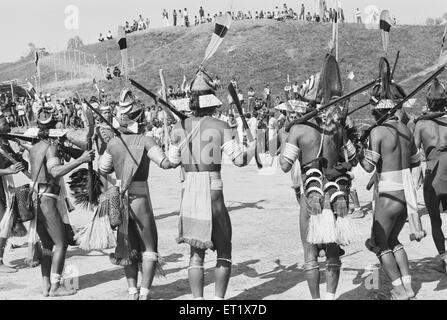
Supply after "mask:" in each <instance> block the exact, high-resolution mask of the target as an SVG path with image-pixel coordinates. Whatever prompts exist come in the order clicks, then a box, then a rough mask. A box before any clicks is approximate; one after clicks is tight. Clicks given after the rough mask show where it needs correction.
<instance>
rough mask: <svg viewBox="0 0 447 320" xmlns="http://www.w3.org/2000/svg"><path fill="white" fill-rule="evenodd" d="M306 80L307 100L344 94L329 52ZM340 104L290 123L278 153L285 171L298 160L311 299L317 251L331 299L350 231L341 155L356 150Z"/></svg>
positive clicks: (347, 166)
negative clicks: (318, 71) (323, 259)
mask: <svg viewBox="0 0 447 320" xmlns="http://www.w3.org/2000/svg"><path fill="white" fill-rule="evenodd" d="M312 79H313V80H312ZM309 83H310V84H312V83H313V84H312V85H310V86H308V88H307V89H306V88H303V89H304V90H305V91H307V93H306V95H304V94H301V96H303V97H305V98H307V100H308V101H310V104H311V105H315V103H320V102H321V103H322V104H323V105H324V104H327V103H329V102H331V101H332V100H333V99H335V98H337V97H341V96H342V86H341V79H340V72H339V69H338V64H337V62H336V60H335V57H334V56H333V55H331V54H328V55H327V56H326V59H325V64H324V67H323V70H322V72H321V75H317V76H316V77H312V78H311V79H310V81H309ZM344 109H345V106H344V105H335V106H332V107H330V108H328V109H326V111H324V112H322V113H320V115H318V116H317V117H316V118H315V119H312V120H310V121H308V122H306V123H302V124H295V125H293V126H292V127H291V130H290V133H289V135H288V137H287V138H286V139H284V140H285V141H284V143H283V144H282V147H281V148H282V150H281V156H280V158H279V160H280V164H281V168H282V170H283V171H284V172H289V171H290V170H291V169H292V166H294V165H296V161H297V160H298V159H299V163H300V164H301V172H302V177H301V181H302V182H303V186H302V188H301V196H300V197H299V200H300V234H301V240H302V243H303V247H304V259H305V264H304V271H305V274H306V278H307V283H308V286H309V290H310V293H311V296H312V298H313V299H320V288H319V284H320V271H319V265H318V256H319V254H320V255H322V254H321V253H324V255H325V256H326V258H327V260H326V281H327V284H326V285H327V286H326V296H325V298H326V299H328V300H333V299H335V294H336V290H337V286H338V280H339V276H340V268H341V261H340V254H341V253H342V251H341V249H340V246H339V245H347V244H349V243H350V241H352V236H353V230H352V228H350V226H349V222H348V220H347V214H348V204H349V202H348V195H349V182H350V179H349V173H348V171H349V170H350V169H351V164H350V163H349V162H346V160H345V155H346V156H347V158H348V160H349V161H350V160H354V159H355V156H356V150H355V147H354V145H353V144H352V142H350V141H348V140H347V139H346V132H345V124H344V121H345V119H343V115H344V114H345V112H343V111H344ZM345 150H346V152H344V151H345ZM335 215H337V219H335ZM320 249H323V250H322V252H321V253H320Z"/></svg>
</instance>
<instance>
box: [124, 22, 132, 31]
mask: <svg viewBox="0 0 447 320" xmlns="http://www.w3.org/2000/svg"><path fill="white" fill-rule="evenodd" d="M131 32H132V30H131V29H130V25H129V21H126V24H125V26H124V33H131Z"/></svg>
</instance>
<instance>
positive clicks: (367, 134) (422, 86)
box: [360, 65, 446, 142]
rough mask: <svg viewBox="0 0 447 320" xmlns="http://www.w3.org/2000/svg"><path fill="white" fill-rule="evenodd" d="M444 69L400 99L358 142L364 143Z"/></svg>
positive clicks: (444, 66) (443, 67) (443, 68)
mask: <svg viewBox="0 0 447 320" xmlns="http://www.w3.org/2000/svg"><path fill="white" fill-rule="evenodd" d="M445 68H446V65H443V66H442V67H441V68H439V69H438V70H437V71H436V72H435V73H434V74H432V75H431V76H430V77H429V78H428V79H427V80H425V81H424V82H423V83H422V84H420V85H419V86H418V87H417V88H416V89H414V90H413V91H412V92H411V93H410V94H409V95H408V96H406V97H405V98H404V99H402V100H401V101H400V102H399V103H398V104H396V106H395V107H394V108H392V109H391V110H390V111H388V112H387V113H386V114H385V115H384V116H383V117H382V118H380V119H379V120H377V121H376V123H375V124H373V125H372V126H371V127H369V128H368V129H367V130H365V131H364V133H363V135H362V136H361V137H360V141H361V142H364V141H366V139H368V137H369V135H370V133H371V131H372V130H373V129H374V128H376V127H378V126H380V125H382V124H383V123H384V122H385V121H386V120H387V119H388V117H389V116H391V115H393V114H394V113H395V112H396V111H397V110H399V109H400V108H401V107H402V106H403V105H404V104H405V103H406V102H407V101H409V100H410V99H411V98H413V97H414V96H415V95H416V94H417V93H418V92H419V91H421V90H422V89H424V88H425V87H426V86H428V85H429V84H430V82H431V81H432V80H433V79H434V78H436V77H437V76H438V75H440V74H441V73H442V72H444V70H445Z"/></svg>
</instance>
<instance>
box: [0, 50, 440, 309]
mask: <svg viewBox="0 0 447 320" xmlns="http://www.w3.org/2000/svg"><path fill="white" fill-rule="evenodd" d="M379 71H380V76H379V78H378V79H377V80H376V81H375V82H374V83H373V86H371V87H372V91H371V94H370V95H371V102H372V104H373V106H374V107H373V111H372V113H373V116H374V118H375V120H377V121H378V122H377V125H376V126H375V127H374V128H373V129H372V130H371V131H370V132H369V135H367V136H366V137H360V132H359V130H357V128H356V126H355V123H354V122H353V121H352V119H350V117H348V116H347V110H348V105H349V99H340V98H341V97H343V96H344V95H343V94H344V93H343V87H342V83H341V77H340V71H339V66H338V63H337V61H336V59H335V57H334V55H333V54H332V53H328V54H327V55H326V56H325V59H324V64H323V67H322V70H321V72H320V73H319V74H318V75H317V76H314V77H313V79H314V81H312V82H311V85H310V82H306V85H305V86H302V88H301V93H300V96H301V97H302V98H303V101H305V104H306V110H305V112H304V111H303V115H307V114H309V112H312V111H315V110H316V111H317V112H315V116H314V117H311V118H309V119H307V121H300V119H299V120H298V121H295V122H293V123H291V124H290V125H289V127H288V128H287V130H285V131H283V132H281V133H280V134H279V136H278V140H279V146H280V147H279V151H280V153H279V154H280V155H279V162H280V166H281V169H282V170H283V171H284V172H290V171H292V179H293V185H294V188H295V190H296V196H297V200H298V203H299V207H300V234H301V240H302V245H303V248H304V262H305V263H304V266H303V271H304V273H305V274H306V279H307V283H308V287H309V290H310V294H311V296H312V298H313V299H320V264H319V263H318V258H319V257H320V258H324V257H325V258H326V265H325V273H326V277H325V278H326V292H325V295H324V296H323V298H324V299H335V297H336V290H337V286H338V282H339V277H340V269H341V259H340V258H341V257H342V256H343V253H344V250H343V249H342V247H343V246H347V245H349V244H351V243H352V242H353V241H354V240H353V239H354V237H355V230H354V228H353V226H352V224H351V219H350V217H349V215H350V210H349V194H350V189H351V183H352V179H353V175H352V173H351V170H352V168H353V167H355V166H357V165H360V166H362V167H363V168H364V169H365V170H366V171H367V172H375V175H376V177H377V179H376V181H375V206H374V219H373V226H372V231H371V235H370V239H369V240H368V241H367V246H368V249H370V250H371V251H372V252H374V253H375V254H376V255H377V257H378V259H379V261H380V263H381V265H382V267H383V269H384V271H385V272H386V274H387V276H388V277H389V279H390V281H391V283H392V286H393V289H392V291H391V298H392V299H399V300H401V299H402V300H406V299H410V298H413V297H414V296H415V293H414V291H413V288H412V279H411V270H410V268H409V263H408V257H407V254H406V251H405V248H404V246H403V245H402V244H401V243H400V242H399V234H400V232H401V230H402V228H403V226H404V224H405V223H406V220H407V216H408V215H409V212H410V211H411V210H412V211H411V212H412V214H414V212H413V211H414V210H415V208H417V203H415V201H416V200H415V194H416V189H417V183H418V182H417V181H416V182H415V181H414V177H415V176H416V177H419V176H420V175H415V172H419V171H417V170H420V165H421V153H420V152H419V148H421V147H422V149H423V150H424V152H425V156H426V160H427V170H426V173H425V179H424V184H423V185H424V199H425V203H426V206H427V209H428V212H429V214H430V220H431V223H432V232H433V238H434V241H435V244H436V248H437V250H438V252H439V258H440V259H441V263H442V268H443V269H444V272H445V271H446V261H447V253H446V251H445V237H444V234H443V233H442V229H441V222H442V221H441V217H440V212H441V210H442V208H441V205H445V199H446V198H445V196H446V192H447V152H446V151H447V147H446V145H447V116H446V114H445V109H446V107H447V94H446V91H445V88H444V86H443V85H442V84H441V83H440V82H439V81H438V80H436V79H435V80H434V81H433V82H432V84H431V85H430V88H429V89H428V92H427V102H428V111H427V113H426V114H424V115H422V116H421V117H420V118H418V119H415V120H411V121H410V120H409V118H408V116H407V115H406V113H405V111H404V110H403V108H397V109H396V106H398V105H399V102H400V101H402V100H403V99H404V98H405V97H406V93H405V92H404V90H403V89H402V87H401V86H399V84H397V83H396V82H395V81H394V80H393V79H392V78H391V76H390V68H389V64H388V61H387V60H386V59H385V58H381V60H380V64H379ZM215 90H216V88H215V87H214V85H213V81H212V78H211V77H210V76H209V75H208V74H207V73H206V71H205V70H204V69H203V67H201V68H200V69H199V71H198V72H197V73H196V75H195V77H194V79H193V81H192V82H191V84H190V91H191V96H190V99H189V109H190V112H189V113H188V117H186V118H185V119H180V120H179V121H178V122H177V124H176V126H175V127H174V129H173V130H172V133H171V145H170V146H169V149H168V151H167V153H165V152H164V151H163V150H162V149H161V148H160V147H159V146H158V145H157V144H156V143H155V141H154V140H153V139H152V138H151V137H149V136H146V135H145V129H146V123H145V117H144V109H143V108H142V106H141V104H139V103H137V100H136V99H135V96H134V94H133V93H132V91H131V90H130V89H129V88H127V87H126V88H124V89H123V90H122V92H121V95H120V103H119V107H118V112H117V115H116V117H114V118H112V115H111V112H110V108H108V107H107V106H101V105H97V106H96V110H97V112H98V113H99V114H100V115H101V116H100V117H98V118H97V119H96V121H97V123H96V124H93V127H94V131H95V132H94V134H93V139H94V141H95V142H96V152H95V151H94V150H93V149H92V148H89V147H88V143H87V142H86V140H85V141H84V140H83V139H80V138H79V137H84V136H85V135H83V134H84V133H85V130H84V131H83V130H76V131H74V132H73V130H71V131H72V132H69V133H68V132H64V133H58V134H59V135H58V134H57V132H55V131H54V130H53V129H55V125H56V118H55V115H54V113H53V112H54V111H53V110H52V109H50V108H47V107H45V106H42V107H41V108H40V109H39V111H38V116H37V124H38V129H39V130H38V133H37V136H36V139H35V140H33V141H31V142H30V143H25V142H19V143H20V146H21V148H22V149H23V150H26V151H27V152H28V159H29V164H28V167H29V172H30V178H31V181H32V183H31V184H30V188H29V189H30V192H29V194H30V195H31V197H32V200H33V201H32V209H31V210H32V212H33V213H34V215H32V216H31V217H30V220H29V221H30V228H29V240H28V246H29V254H30V257H29V259H30V261H35V262H37V263H40V266H41V269H42V281H43V295H44V296H46V297H47V296H52V297H53V296H68V295H72V294H75V293H76V290H74V289H70V288H67V287H65V286H64V285H63V283H62V282H61V276H62V272H63V269H64V262H65V255H66V252H67V247H68V245H69V244H71V245H74V244H76V243H75V242H76V239H77V240H78V241H79V237H77V236H74V235H73V231H72V229H71V227H70V225H69V220H68V218H67V215H66V212H67V206H66V205H67V202H66V201H64V200H63V199H64V197H66V194H65V193H66V191H65V190H64V181H63V179H62V178H63V177H64V176H65V175H67V174H69V173H70V172H71V171H73V170H74V169H76V168H78V167H79V166H81V165H82V164H86V163H91V162H92V161H93V160H94V159H95V157H99V159H98V171H99V175H100V181H101V184H100V185H101V186H103V187H102V189H101V190H100V192H101V193H102V196H101V197H100V205H99V206H102V207H103V208H104V212H108V214H109V215H110V217H108V218H107V219H108V220H107V221H108V222H110V223H111V224H113V225H111V226H109V227H110V228H111V227H113V228H115V229H116V239H115V238H114V239H111V242H112V243H114V247H115V252H114V253H113V254H111V256H110V260H111V262H112V263H114V264H116V265H120V266H123V267H124V271H125V276H126V279H127V284H128V293H129V298H130V299H134V300H147V299H150V292H151V288H152V283H153V279H154V277H155V275H156V273H157V271H160V270H162V268H161V257H160V254H159V252H158V234H157V227H156V223H155V217H154V212H153V209H152V208H153V207H152V204H151V198H150V194H149V187H148V178H149V168H150V163H151V162H153V163H155V165H157V166H159V167H160V168H162V169H165V170H170V169H175V168H177V167H181V170H180V172H181V177H180V180H181V183H182V194H181V199H182V201H181V206H180V218H179V234H178V238H177V242H178V243H179V244H181V243H185V244H188V245H189V246H190V248H191V249H190V262H189V268H188V278H189V283H190V287H191V291H192V295H193V297H194V299H197V300H202V299H204V261H205V254H206V251H207V250H213V251H216V253H217V258H216V265H215V269H214V272H215V294H214V297H215V299H218V300H221V299H224V298H225V294H226V291H227V287H228V284H229V280H230V277H231V267H232V228H231V221H230V216H229V214H228V210H227V208H226V206H225V200H224V194H223V182H222V179H221V169H222V159H223V157H224V156H223V154H225V155H226V156H227V157H229V158H230V159H231V161H232V162H233V164H234V165H236V166H238V167H243V166H246V165H248V164H249V163H250V162H251V160H252V159H253V158H254V157H255V155H256V150H257V141H256V140H254V141H251V142H248V143H247V142H244V141H241V142H238V141H236V140H234V139H233V137H232V134H231V128H230V127H229V125H228V124H227V123H226V122H223V121H221V120H218V119H216V118H214V117H213V114H214V113H215V110H216V108H219V107H220V106H221V105H222V103H221V102H220V101H219V99H218V98H217V97H216V95H215ZM328 105H330V107H327V108H326V107H325V108H322V106H328ZM84 108H87V107H86V106H84ZM301 120H302V119H301ZM379 120H380V121H379ZM9 131H10V128H9V126H8V123H7V121H6V120H5V118H4V117H2V116H0V133H2V134H7V133H9ZM81 133H82V134H81ZM61 135H65V136H64V138H65V141H66V142H69V143H70V145H71V146H73V145H75V146H77V147H78V148H79V150H86V151H84V152H83V153H82V155H80V156H78V157H77V158H76V159H72V160H69V158H67V153H66V152H65V151H66V149H64V148H66V147H67V146H66V145H65V146H64V145H63V144H61V141H63V140H61ZM365 138H366V139H365ZM79 140H83V141H79ZM15 141H16V142H17V140H15ZM2 149H7V150H11V148H10V146H9V142H8V141H7V140H5V139H4V138H2ZM0 161H1V163H0V165H1V168H2V169H0V176H1V178H2V182H3V183H2V188H3V192H2V197H0V200H1V201H0V218H1V219H2V220H1V221H2V223H1V224H0V250H1V251H0V271H15V270H12V269H11V268H9V267H6V266H4V265H3V263H2V259H3V251H4V247H5V244H6V239H7V237H8V236H10V235H11V232H12V231H11V230H12V229H14V227H15V224H16V222H17V223H18V222H20V221H19V220H20V219H11V218H9V220H11V222H8V223H7V222H6V220H7V218H8V217H11V216H13V214H12V213H11V212H12V211H14V210H10V207H13V204H11V199H10V198H11V197H15V199H16V201H18V202H19V201H20V199H19V197H18V193H17V194H15V193H14V192H10V190H11V188H10V187H8V183H7V181H9V180H10V179H9V178H10V176H11V175H14V174H18V173H19V172H22V171H27V167H26V166H25V164H23V163H21V162H20V161H19V162H14V161H12V162H11V161H10V160H8V159H7V158H4V157H0ZM8 195H9V196H8ZM117 212H119V215H118V216H119V217H118V219H116V216H112V213H114V214H116V213H117ZM8 214H9V215H8ZM112 222H113V223H112ZM95 230H96V231H95ZM98 230H99V229H91V230H90V231H91V232H90V233H89V238H88V239H87V240H85V239H84V241H90V240H91V239H92V238H94V235H92V233H94V232H100V231H98ZM37 235H38V238H39V239H40V243H39V242H38V241H37ZM115 240H116V241H115ZM39 246H41V249H40V250H39V249H38V248H39ZM91 247H92V249H94V245H92V246H91ZM139 271H141V282H140V286H139V288H138V276H139Z"/></svg>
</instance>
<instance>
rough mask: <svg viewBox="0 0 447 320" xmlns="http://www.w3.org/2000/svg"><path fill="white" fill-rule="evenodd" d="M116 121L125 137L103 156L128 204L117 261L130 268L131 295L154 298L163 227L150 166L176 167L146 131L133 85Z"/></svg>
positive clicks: (117, 139)
mask: <svg viewBox="0 0 447 320" xmlns="http://www.w3.org/2000/svg"><path fill="white" fill-rule="evenodd" d="M113 122H114V125H115V126H116V127H117V128H118V130H120V131H121V132H122V135H121V136H120V137H115V138H113V139H111V140H110V142H109V143H108V144H107V149H106V150H105V152H104V154H103V156H102V157H101V158H100V160H99V171H100V172H101V173H102V174H110V173H112V172H113V171H114V172H115V174H116V177H117V179H118V181H117V184H118V185H119V188H120V189H119V194H120V195H121V201H122V203H123V206H124V210H123V212H122V221H121V224H120V225H119V227H118V239H117V247H116V251H115V254H111V261H112V263H113V264H115V265H121V266H124V272H125V274H126V278H127V283H128V286H129V288H128V292H129V299H132V300H138V299H139V300H148V299H149V294H150V288H151V286H152V282H153V279H154V276H155V272H156V270H157V268H159V267H160V265H159V260H160V255H159V253H158V235H157V227H156V224H155V218H154V213H153V211H152V204H151V199H150V195H149V186H148V182H147V180H148V176H149V165H150V162H151V161H153V162H154V163H155V164H156V165H158V166H159V167H160V168H162V169H171V168H175V167H176V166H175V165H173V164H172V163H171V162H169V160H168V159H167V157H166V156H165V154H164V152H163V150H161V148H160V147H158V146H157V145H156V143H155V141H154V140H153V139H152V138H150V137H147V136H145V135H144V131H145V129H146V123H145V117H144V109H143V108H142V106H141V105H140V104H139V103H137V102H136V101H135V97H134V96H133V94H132V92H131V91H130V90H129V89H127V88H125V89H123V90H122V92H121V96H120V104H119V110H118V114H117V117H116V118H115V119H114V121H113ZM139 262H140V263H142V282H141V288H140V291H139V292H138V289H137V282H138V264H139Z"/></svg>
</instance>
